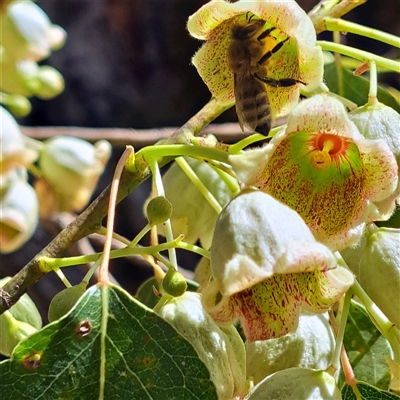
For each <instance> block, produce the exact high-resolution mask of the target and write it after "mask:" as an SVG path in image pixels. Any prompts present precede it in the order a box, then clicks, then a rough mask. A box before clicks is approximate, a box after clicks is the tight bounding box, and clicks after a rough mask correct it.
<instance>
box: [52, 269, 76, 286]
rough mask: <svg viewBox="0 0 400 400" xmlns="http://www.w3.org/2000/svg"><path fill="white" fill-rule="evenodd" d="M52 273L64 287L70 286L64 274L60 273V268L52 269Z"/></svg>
mask: <svg viewBox="0 0 400 400" xmlns="http://www.w3.org/2000/svg"><path fill="white" fill-rule="evenodd" d="M53 271H54V272H55V273H56V274H57V276H58V277H59V278H60V280H61V281H62V283H63V284H64V285H65V287H67V288H69V287H71V286H72V285H71V283H70V282H69V280H68V279H67V277H66V276H65V275H64V272H62V271H61V269H60V268H54V270H53Z"/></svg>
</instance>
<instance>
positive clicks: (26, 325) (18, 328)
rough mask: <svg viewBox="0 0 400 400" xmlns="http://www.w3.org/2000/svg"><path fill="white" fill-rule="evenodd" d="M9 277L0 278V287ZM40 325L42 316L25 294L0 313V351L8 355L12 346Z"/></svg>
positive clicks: (36, 329)
mask: <svg viewBox="0 0 400 400" xmlns="http://www.w3.org/2000/svg"><path fill="white" fill-rule="evenodd" d="M9 280H10V278H9V277H6V278H3V279H0V288H1V287H3V286H4V285H5V284H6V283H7V281H9ZM41 327H42V318H41V317H40V314H39V311H38V310H37V308H36V305H35V303H34V302H33V301H32V300H31V299H30V297H29V296H28V295H27V294H24V295H23V296H22V297H21V298H20V299H19V300H18V302H17V303H16V304H15V305H13V306H12V307H11V308H10V309H9V310H7V311H6V312H4V313H3V314H2V315H0V353H1V354H3V355H5V356H10V354H11V353H12V351H13V349H14V347H15V346H16V345H17V344H18V343H19V342H20V341H21V340H24V339H25V338H27V337H28V336H30V335H32V334H33V333H35V332H36V331H38V330H39V329H40V328H41Z"/></svg>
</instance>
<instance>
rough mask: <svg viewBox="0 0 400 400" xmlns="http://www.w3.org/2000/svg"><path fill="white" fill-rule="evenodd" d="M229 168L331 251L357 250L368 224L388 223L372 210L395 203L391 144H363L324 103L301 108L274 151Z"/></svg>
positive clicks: (317, 100)
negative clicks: (289, 211)
mask: <svg viewBox="0 0 400 400" xmlns="http://www.w3.org/2000/svg"><path fill="white" fill-rule="evenodd" d="M231 162H232V165H233V167H234V169H235V171H236V173H237V174H238V176H239V177H240V179H241V180H242V182H244V183H246V184H247V185H252V186H256V187H258V188H259V189H261V190H262V191H264V192H266V193H268V194H270V195H272V196H274V197H275V198H276V199H278V200H280V201H282V202H283V203H285V204H287V205H288V206H289V207H291V208H293V209H294V210H296V211H297V212H298V213H299V214H300V215H301V217H302V218H303V219H304V220H305V222H306V223H307V225H308V226H309V228H310V229H311V231H312V233H313V234H314V236H315V238H316V239H317V240H318V241H320V242H322V243H324V244H325V245H327V246H328V247H329V248H331V249H332V250H341V249H343V248H345V247H348V246H350V245H352V244H354V243H356V242H357V241H358V240H359V239H360V237H361V234H362V231H363V228H364V225H365V223H368V222H371V221H376V220H380V219H384V218H385V216H384V215H382V214H381V213H380V211H379V208H378V207H377V206H376V205H375V203H378V202H382V201H384V200H385V199H386V198H388V197H390V196H391V195H392V193H393V192H394V190H395V189H396V186H397V181H398V176H397V163H396V159H395V157H394V155H393V153H392V151H391V150H390V148H389V146H388V144H387V143H386V142H385V141H384V140H369V139H365V138H364V137H363V136H362V135H361V134H360V133H359V131H358V130H357V128H356V126H355V125H354V124H353V122H351V121H350V119H349V117H348V115H347V113H346V110H345V108H344V106H343V105H342V104H341V103H340V102H339V101H338V100H336V99H334V98H333V97H330V96H327V95H317V96H314V97H312V98H310V99H307V100H304V101H303V102H301V103H300V104H299V105H298V106H297V107H295V108H294V109H293V111H292V113H291V114H290V116H289V118H288V122H287V126H286V128H283V129H282V130H281V131H280V133H278V134H277V135H276V136H275V137H274V138H273V139H272V140H271V142H270V144H269V145H267V146H266V147H264V148H261V149H257V150H253V151H249V152H247V153H244V154H242V155H235V156H231ZM386 218H388V216H386Z"/></svg>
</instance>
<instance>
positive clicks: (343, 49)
mask: <svg viewBox="0 0 400 400" xmlns="http://www.w3.org/2000/svg"><path fill="white" fill-rule="evenodd" d="M317 44H318V45H319V46H321V48H322V50H325V51H332V52H336V53H340V54H344V55H346V56H349V57H352V58H355V59H356V60H360V61H363V62H370V61H371V60H374V61H375V63H376V65H377V66H379V67H382V68H386V69H389V70H391V71H395V72H400V62H398V61H394V60H389V59H387V58H385V57H381V56H377V55H376V54H373V53H369V52H368V51H364V50H359V49H355V48H353V47H350V46H345V45H344V44H339V43H332V42H327V41H324V40H319V41H317Z"/></svg>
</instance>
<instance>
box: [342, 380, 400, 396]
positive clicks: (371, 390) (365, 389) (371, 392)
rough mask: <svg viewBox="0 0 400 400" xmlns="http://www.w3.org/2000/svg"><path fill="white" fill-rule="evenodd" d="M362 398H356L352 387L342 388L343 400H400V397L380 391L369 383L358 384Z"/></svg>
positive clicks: (345, 386)
mask: <svg viewBox="0 0 400 400" xmlns="http://www.w3.org/2000/svg"><path fill="white" fill-rule="evenodd" d="M356 387H357V389H358V392H359V394H360V395H361V397H360V396H356V394H355V393H354V390H353V388H352V387H351V386H350V385H344V386H343V388H342V400H399V399H400V397H399V396H396V395H395V394H393V393H390V392H386V391H385V390H380V389H378V388H376V387H374V386H372V385H369V384H368V383H364V382H358V383H357V385H356Z"/></svg>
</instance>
